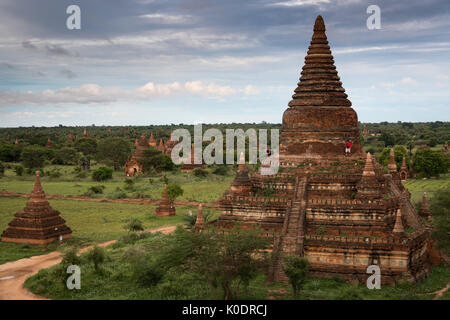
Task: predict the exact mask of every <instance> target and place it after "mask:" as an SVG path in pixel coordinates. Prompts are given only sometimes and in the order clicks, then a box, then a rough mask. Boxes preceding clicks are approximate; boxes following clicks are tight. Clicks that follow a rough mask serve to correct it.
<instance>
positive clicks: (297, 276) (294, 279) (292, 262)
mask: <svg viewBox="0 0 450 320" xmlns="http://www.w3.org/2000/svg"><path fill="white" fill-rule="evenodd" d="M283 262H284V265H283V270H284V273H285V274H286V276H287V277H288V278H289V283H290V284H291V286H292V289H293V291H294V297H295V298H297V297H298V293H299V291H300V290H301V288H302V286H303V284H304V282H305V280H306V277H307V275H308V268H309V262H308V259H306V258H302V257H300V256H298V255H291V256H287V257H284V259H283Z"/></svg>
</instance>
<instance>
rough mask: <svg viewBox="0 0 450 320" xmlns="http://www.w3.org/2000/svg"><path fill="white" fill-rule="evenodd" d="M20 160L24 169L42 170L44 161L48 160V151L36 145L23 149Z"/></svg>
mask: <svg viewBox="0 0 450 320" xmlns="http://www.w3.org/2000/svg"><path fill="white" fill-rule="evenodd" d="M21 159H22V164H23V166H24V167H25V168H29V169H33V168H42V167H43V166H44V163H45V160H46V159H48V150H47V148H44V147H41V146H37V145H34V146H28V147H25V148H23V150H22V154H21Z"/></svg>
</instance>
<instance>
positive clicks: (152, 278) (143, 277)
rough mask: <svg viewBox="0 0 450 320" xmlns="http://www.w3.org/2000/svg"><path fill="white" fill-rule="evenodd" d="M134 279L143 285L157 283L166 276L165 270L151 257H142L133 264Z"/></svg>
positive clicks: (147, 285)
mask: <svg viewBox="0 0 450 320" xmlns="http://www.w3.org/2000/svg"><path fill="white" fill-rule="evenodd" d="M132 270H133V279H134V281H135V282H136V283H137V284H138V285H140V286H142V287H152V286H155V285H157V284H158V283H159V282H160V281H161V279H162V278H163V276H164V270H163V269H162V268H161V267H159V266H158V265H157V264H156V263H155V262H153V261H152V260H151V258H150V257H142V258H141V259H138V260H137V261H134V262H133V264H132Z"/></svg>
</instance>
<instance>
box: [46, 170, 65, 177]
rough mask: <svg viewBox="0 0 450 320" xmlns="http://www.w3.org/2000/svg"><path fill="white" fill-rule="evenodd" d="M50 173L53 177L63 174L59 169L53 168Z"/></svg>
mask: <svg viewBox="0 0 450 320" xmlns="http://www.w3.org/2000/svg"><path fill="white" fill-rule="evenodd" d="M48 175H49V176H50V177H51V178H59V177H61V176H62V174H61V171H59V169H53V170H51V171H49V172H48Z"/></svg>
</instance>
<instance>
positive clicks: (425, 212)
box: [419, 192, 431, 218]
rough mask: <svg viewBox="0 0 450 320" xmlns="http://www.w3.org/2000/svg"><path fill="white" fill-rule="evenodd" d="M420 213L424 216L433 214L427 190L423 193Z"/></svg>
mask: <svg viewBox="0 0 450 320" xmlns="http://www.w3.org/2000/svg"><path fill="white" fill-rule="evenodd" d="M419 215H420V216H421V217H424V218H428V217H429V216H430V215H431V212H430V206H429V205H428V199H427V193H426V192H424V193H423V197H422V204H421V205H420V209H419Z"/></svg>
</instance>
